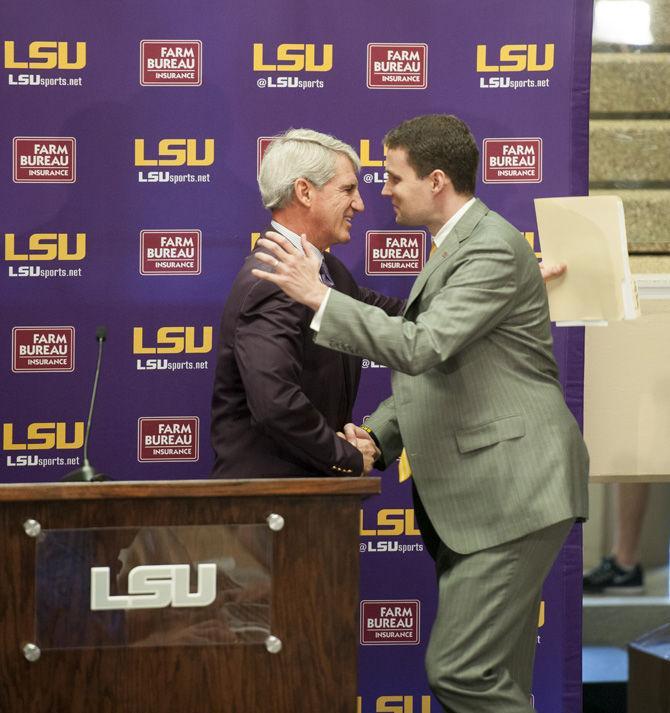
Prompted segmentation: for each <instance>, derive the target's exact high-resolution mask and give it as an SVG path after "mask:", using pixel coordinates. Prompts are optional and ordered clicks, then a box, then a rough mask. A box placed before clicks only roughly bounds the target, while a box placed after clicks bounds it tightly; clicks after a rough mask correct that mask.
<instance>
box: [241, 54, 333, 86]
mask: <svg viewBox="0 0 670 713" xmlns="http://www.w3.org/2000/svg"><path fill="white" fill-rule="evenodd" d="M253 67H254V72H263V73H267V76H265V77H259V78H258V79H257V80H256V86H257V87H258V88H259V89H302V90H306V89H323V87H324V86H325V84H326V83H325V82H324V81H323V80H322V79H319V78H312V77H309V78H307V79H303V78H302V77H301V76H296V75H297V74H302V73H307V74H315V73H316V74H322V73H325V72H330V71H331V69H332V68H333V45H331V44H324V45H321V46H320V47H319V46H317V45H315V44H313V43H304V44H290V43H283V44H280V45H277V46H275V45H271V44H270V43H262V42H254V45H253ZM277 72H278V73H279V74H276V73H277Z"/></svg>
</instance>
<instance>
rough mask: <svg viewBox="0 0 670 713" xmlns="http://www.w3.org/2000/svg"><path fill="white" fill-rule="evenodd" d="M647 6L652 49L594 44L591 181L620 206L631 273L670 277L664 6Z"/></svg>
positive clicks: (669, 50)
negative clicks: (617, 198)
mask: <svg viewBox="0 0 670 713" xmlns="http://www.w3.org/2000/svg"><path fill="white" fill-rule="evenodd" d="M616 1H617V0H614V2H616ZM618 1H619V2H624V0H618ZM611 4H613V3H612V2H610V5H611ZM628 4H629V5H630V3H628ZM597 5H598V2H596V12H597V10H598V8H597ZM648 5H649V10H650V18H651V23H650V30H651V36H652V38H653V39H652V44H651V45H646V46H643V47H640V46H631V45H626V44H611V43H605V42H603V41H601V42H599V41H598V38H597V37H596V38H594V46H593V59H592V69H591V127H590V135H591V154H590V172H589V182H590V192H591V195H602V194H612V193H615V194H617V195H620V196H621V198H622V199H623V202H624V209H625V213H626V226H627V233H628V245H629V253H630V255H631V267H632V270H633V272H670V0H649V1H648ZM622 7H623V5H622Z"/></svg>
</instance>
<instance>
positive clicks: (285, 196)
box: [258, 129, 361, 210]
mask: <svg viewBox="0 0 670 713" xmlns="http://www.w3.org/2000/svg"><path fill="white" fill-rule="evenodd" d="M338 153H339V154H344V155H345V156H346V157H347V158H348V159H349V160H350V161H351V163H352V164H353V166H354V168H355V170H356V171H358V170H359V169H360V166H361V163H360V161H359V159H358V156H357V155H356V152H355V151H354V150H353V149H352V148H351V146H349V144H345V143H344V141H340V140H339V139H336V138H335V137H334V136H330V135H329V134H322V133H320V132H318V131H312V130H311V129H289V130H288V131H286V132H285V133H283V134H281V135H280V136H277V137H276V138H275V139H274V140H273V141H272V143H271V144H270V146H269V147H268V149H267V151H266V152H265V155H264V156H263V161H262V163H261V170H260V174H259V176H258V187H259V188H260V191H261V198H262V199H263V205H264V206H265V207H266V208H268V209H269V210H275V209H277V208H283V207H284V206H285V205H287V204H288V203H290V201H291V199H292V198H293V184H294V183H295V182H296V181H297V180H298V179H299V178H304V179H306V180H308V181H309V182H310V183H311V184H313V185H314V186H315V187H316V188H317V189H318V188H321V187H322V186H324V185H325V184H326V183H328V181H330V179H331V178H332V177H333V176H334V175H335V161H336V159H337V154H338Z"/></svg>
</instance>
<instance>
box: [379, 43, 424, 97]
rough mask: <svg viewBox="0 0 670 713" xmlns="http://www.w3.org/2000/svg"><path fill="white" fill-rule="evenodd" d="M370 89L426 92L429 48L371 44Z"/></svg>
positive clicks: (409, 45)
mask: <svg viewBox="0 0 670 713" xmlns="http://www.w3.org/2000/svg"><path fill="white" fill-rule="evenodd" d="M367 78H368V81H367V84H368V89H425V88H426V87H427V86H428V45H426V44H417V45H412V44H404V43H401V44H390V45H389V44H379V43H375V42H371V43H370V44H368V73H367Z"/></svg>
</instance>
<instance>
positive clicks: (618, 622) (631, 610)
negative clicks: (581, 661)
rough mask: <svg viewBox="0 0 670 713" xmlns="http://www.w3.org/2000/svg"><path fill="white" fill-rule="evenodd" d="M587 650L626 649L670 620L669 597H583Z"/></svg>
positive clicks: (584, 633) (584, 636)
mask: <svg viewBox="0 0 670 713" xmlns="http://www.w3.org/2000/svg"><path fill="white" fill-rule="evenodd" d="M583 617H584V618H583V642H584V645H585V646H618V647H625V646H626V645H627V644H628V643H629V642H631V641H634V640H635V639H637V638H639V637H640V636H642V634H645V633H646V632H648V631H651V630H652V629H656V628H657V627H659V626H661V625H662V624H665V623H667V622H668V621H669V620H670V600H668V598H667V597H589V596H585V597H584V608H583Z"/></svg>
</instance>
